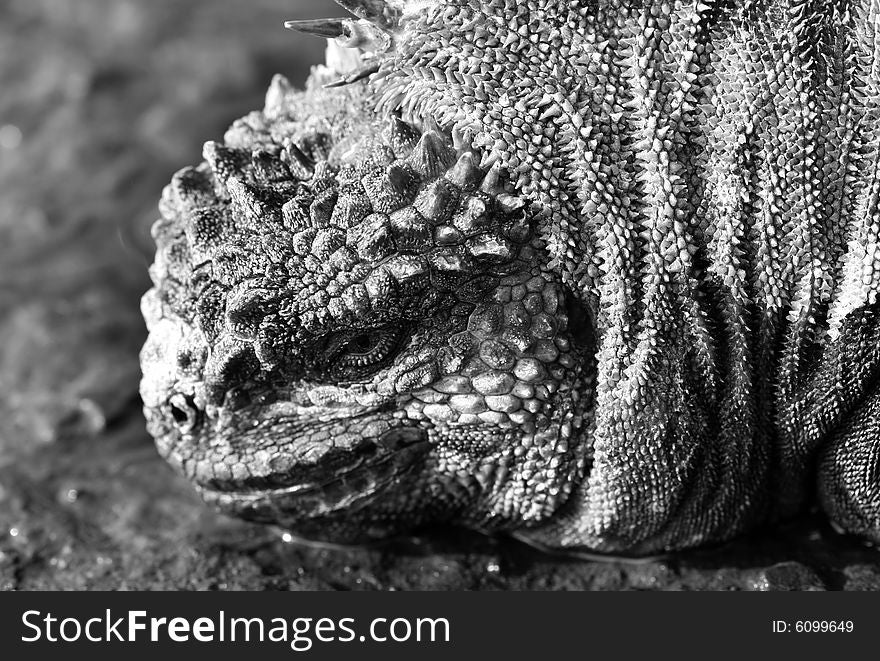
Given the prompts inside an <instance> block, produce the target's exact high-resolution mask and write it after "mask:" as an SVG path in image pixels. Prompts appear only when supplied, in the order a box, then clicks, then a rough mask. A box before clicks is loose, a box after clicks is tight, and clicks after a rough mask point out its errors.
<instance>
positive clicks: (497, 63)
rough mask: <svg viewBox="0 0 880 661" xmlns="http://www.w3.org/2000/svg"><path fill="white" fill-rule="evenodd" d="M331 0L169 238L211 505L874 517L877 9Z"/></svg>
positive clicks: (333, 526)
mask: <svg viewBox="0 0 880 661" xmlns="http://www.w3.org/2000/svg"><path fill="white" fill-rule="evenodd" d="M338 2H339V3H340V4H341V5H343V6H344V7H346V8H347V9H349V10H350V11H351V13H352V14H353V15H354V18H351V19H327V20H323V21H305V22H302V21H300V22H293V23H292V24H291V25H290V27H293V28H296V29H299V30H302V31H305V32H309V33H313V34H318V35H321V36H324V37H328V38H329V39H331V44H332V45H331V48H330V49H329V50H328V63H327V65H326V66H318V67H316V68H315V70H314V71H313V75H312V77H311V79H310V81H309V83H308V85H307V89H306V90H305V91H302V92H301V91H297V90H294V89H292V87H291V86H290V84H289V83H288V82H287V81H286V80H284V79H283V78H281V77H280V76H279V77H276V78H275V80H274V81H273V83H272V86H271V88H270V90H269V92H268V95H267V99H266V106H265V109H264V110H263V111H260V112H254V113H251V114H250V115H248V116H246V117H245V118H243V119H241V120H239V121H237V122H236V123H235V124H234V125H233V126H232V128H231V129H230V130H229V132H228V133H227V134H226V135H225V137H224V140H223V142H222V143H219V142H209V143H208V144H207V145H206V146H205V150H204V162H203V163H201V164H200V165H198V166H196V167H192V168H186V169H184V170H182V171H180V172H178V173H177V174H176V175H175V176H174V178H173V180H172V183H171V184H170V186H168V187H167V189H166V190H165V192H164V195H163V198H162V202H161V205H160V210H161V219H160V220H159V221H158V222H157V223H156V225H155V227H154V230H153V234H154V237H155V240H156V243H157V246H158V250H157V254H156V261H155V263H154V265H153V266H152V268H151V276H152V279H153V282H154V287H153V288H152V289H151V290H150V291H149V292H148V293H147V294H146V295H145V296H144V299H143V312H144V316H145V318H146V320H147V324H148V326H149V330H150V335H149V339H148V340H147V343H146V345H145V346H144V349H143V351H142V354H141V360H142V366H143V372H144V377H143V381H142V385H141V393H142V397H143V401H144V405H145V412H146V416H147V419H148V426H149V429H150V431H151V433H152V434H153V435H154V437H155V438H156V441H157V444H158V448H159V450H160V452H161V453H162V454H163V455H164V456H165V457H166V458H168V459H169V460H170V462H171V463H172V464H173V465H174V466H176V467H177V468H178V469H179V470H180V471H181V472H182V473H183V474H184V475H186V476H187V477H188V478H189V479H191V480H192V481H193V482H194V483H195V485H196V488H197V489H198V491H199V492H200V493H201V495H202V496H203V497H204V498H205V500H206V501H208V502H209V503H212V504H214V505H217V506H219V507H220V508H222V509H223V510H225V511H227V512H229V513H232V514H234V515H238V516H241V517H244V518H247V519H251V520H255V521H262V522H271V523H275V524H279V525H281V526H284V527H286V528H288V529H291V530H293V531H296V532H297V533H299V534H301V535H304V536H307V537H312V538H316V539H322V540H332V541H341V542H358V541H364V540H371V539H377V538H382V537H385V536H388V535H392V534H396V533H399V532H401V531H405V530H408V529H411V528H413V527H416V526H424V525H428V524H431V523H434V522H451V523H455V524H460V525H464V526H473V527H478V528H480V529H483V530H490V531H516V533H517V534H518V535H519V536H521V537H522V538H525V539H528V540H530V541H532V542H534V543H537V544H541V545H544V546H549V547H555V548H580V549H591V550H594V551H599V552H614V553H624V554H633V555H641V554H650V553H656V552H661V551H667V550H675V549H683V548H687V547H691V546H694V545H698V544H703V543H707V542H717V541H721V540H726V539H729V538H730V537H732V536H734V535H737V534H739V533H741V532H743V531H746V530H749V529H753V528H755V527H757V526H761V525H768V524H772V523H774V522H776V521H780V520H781V519H783V518H784V517H788V516H791V515H793V514H795V513H797V512H799V511H801V510H803V509H804V508H806V507H810V506H812V505H816V504H817V505H818V506H819V507H821V508H822V509H823V510H824V512H825V513H827V515H828V517H829V518H830V520H831V521H832V522H833V524H834V525H835V526H837V527H839V528H840V529H842V530H845V531H847V532H850V533H854V534H858V535H862V536H865V537H867V538H869V539H873V540H878V539H880V436H878V430H880V389H878V375H880V308H878V302H877V292H878V288H880V251H878V242H880V239H878V234H880V218H878V200H880V179H878V176H877V174H878V164H880V161H878V159H880V35H878V30H880V2H878V1H877V0H834V1H828V0H696V1H686V0H662V1H661V0H619V1H615V0H570V1H568V2H559V1H558V0H490V1H488V2H483V1H478V0H338Z"/></svg>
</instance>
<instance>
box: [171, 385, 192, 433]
mask: <svg viewBox="0 0 880 661" xmlns="http://www.w3.org/2000/svg"><path fill="white" fill-rule="evenodd" d="M168 408H169V409H170V410H171V417H172V418H173V419H174V423H175V424H176V425H177V428H178V429H180V431H181V432H183V433H184V434H186V433H189V432H191V431H192V430H193V429H195V426H196V425H197V424H198V422H199V409H198V408H197V407H196V403H195V401H194V400H193V398H192V397H190V396H189V395H183V394H180V393H177V394H175V395H172V396H171V398H170V399H169V400H168Z"/></svg>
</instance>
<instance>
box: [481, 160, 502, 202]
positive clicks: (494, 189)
mask: <svg viewBox="0 0 880 661" xmlns="http://www.w3.org/2000/svg"><path fill="white" fill-rule="evenodd" d="M500 184H501V162H500V161H495V163H494V164H493V165H492V168H491V169H490V170H489V173H488V174H487V175H486V177H485V178H484V179H483V183H482V184H480V190H481V191H483V192H484V193H491V194H497V193H498V192H499V191H501V185H500Z"/></svg>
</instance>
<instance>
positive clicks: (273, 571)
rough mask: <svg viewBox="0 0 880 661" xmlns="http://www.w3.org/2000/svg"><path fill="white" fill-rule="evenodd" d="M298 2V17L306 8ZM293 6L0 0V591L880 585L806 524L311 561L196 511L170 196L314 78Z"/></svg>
mask: <svg viewBox="0 0 880 661" xmlns="http://www.w3.org/2000/svg"><path fill="white" fill-rule="evenodd" d="M291 5H293V7H291ZM336 11H337V10H336V8H335V7H334V6H333V4H332V3H331V2H330V1H329V0H326V1H324V2H321V1H318V0H315V1H314V2H312V1H310V2H293V3H291V2H287V1H284V0H276V1H270V0H250V1H249V2H237V1H234V0H188V1H187V2H180V1H179V0H150V2H143V1H141V0H77V1H76V2H70V1H69V0H0V89H3V94H2V95H0V588H3V589H179V588H187V589H262V588H275V589H293V590H301V589H720V590H727V589H731V590H743V589H745V590H754V589H758V590H766V589H854V590H860V589H878V588H880V563H878V560H880V556H878V552H877V551H876V550H875V549H870V548H866V547H864V546H862V545H861V544H860V543H859V542H858V541H856V540H850V539H847V538H842V537H839V536H837V535H835V534H834V533H833V532H832V531H830V530H828V529H827V528H825V527H824V526H823V525H822V524H821V523H819V522H817V521H815V520H814V519H812V518H809V517H808V518H805V519H804V520H802V521H798V522H794V523H792V524H789V525H787V526H785V527H783V528H780V529H776V530H773V531H766V532H765V533H763V534H760V535H757V536H755V537H753V538H749V539H744V540H738V541H737V542H736V543H734V544H731V545H728V546H726V547H723V548H716V549H705V550H701V551H698V552H694V553H690V554H686V555H684V556H680V557H675V558H667V559H660V560H654V561H649V562H642V563H637V564H633V563H622V562H590V561H585V560H582V559H577V558H559V557H551V556H547V555H544V554H542V553H540V552H538V551H535V550H532V549H529V548H527V547H524V546H522V545H521V544H519V543H516V542H514V541H512V540H506V539H492V538H487V537H483V536H480V535H477V534H472V533H464V532H461V531H432V532H431V533H430V534H426V535H425V536H421V537H413V538H409V539H405V540H398V541H395V542H392V543H389V544H387V545H385V546H382V547H377V548H370V549H328V548H315V547H311V546H307V545H303V544H300V543H297V542H296V541H294V540H291V539H289V538H285V537H284V535H283V534H282V533H281V532H280V531H276V530H273V529H269V528H265V527H260V526H252V525H249V524H244V523H239V522H236V521H232V520H229V519H226V518H224V517H221V516H218V515H216V514H214V513H212V512H211V511H209V510H207V509H206V508H205V507H203V506H202V505H201V503H200V502H199V501H198V499H197V498H196V496H195V495H194V494H193V492H192V491H191V490H190V488H189V486H188V485H187V484H186V483H185V482H184V481H183V480H181V479H179V478H178V477H177V476H176V475H175V474H174V473H173V472H172V471H171V469H170V468H168V467H167V466H166V464H165V463H164V462H162V460H161V459H159V457H158V455H157V454H156V452H155V449H154V448H153V445H152V442H151V440H150V438H149V437H148V435H147V434H146V432H145V431H144V423H143V418H142V415H141V412H140V405H139V401H138V398H137V382H138V378H139V370H138V364H137V352H138V350H139V348H140V346H141V344H142V342H143V339H144V336H145V330H144V327H143V322H142V320H141V316H140V312H139V309H138V303H139V298H140V295H141V294H142V293H143V291H145V290H146V288H147V287H148V286H149V281H148V279H147V275H146V267H147V265H148V263H149V261H150V259H151V250H152V247H151V244H150V239H149V226H150V224H151V223H152V221H153V219H154V218H155V216H156V214H157V212H156V202H157V200H158V198H159V194H160V192H161V188H162V186H164V184H165V183H166V182H167V181H168V180H169V179H170V176H171V174H172V173H173V172H174V171H175V170H176V169H177V168H179V167H182V166H184V165H187V164H190V163H192V162H194V161H196V160H198V155H199V154H200V151H201V145H202V143H203V142H204V141H205V140H207V139H211V138H216V137H218V136H221V135H222V133H223V131H224V129H225V128H226V126H227V125H228V124H229V123H230V122H231V121H232V120H233V119H235V118H236V117H238V116H239V115H242V114H244V113H246V112H247V111H249V110H252V109H254V108H258V107H261V106H262V102H263V95H264V92H265V88H266V86H267V85H268V82H269V80H270V79H271V76H272V74H273V73H275V72H282V73H285V74H286V75H287V76H288V77H289V78H291V80H294V81H302V80H303V79H304V77H305V75H306V73H307V71H308V65H309V64H310V63H312V62H316V61H318V59H320V58H321V57H322V53H321V51H322V45H321V44H320V43H316V42H311V41H309V40H307V39H303V38H302V37H295V36H293V35H291V34H290V33H288V32H286V31H285V30H283V29H281V28H280V24H281V21H282V20H284V19H286V18H304V17H315V16H319V15H322V14H327V13H328V12H333V13H336Z"/></svg>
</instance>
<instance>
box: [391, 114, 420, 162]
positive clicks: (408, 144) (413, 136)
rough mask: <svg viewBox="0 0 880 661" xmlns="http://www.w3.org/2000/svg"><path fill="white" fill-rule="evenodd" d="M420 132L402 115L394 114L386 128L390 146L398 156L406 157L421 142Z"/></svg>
mask: <svg viewBox="0 0 880 661" xmlns="http://www.w3.org/2000/svg"><path fill="white" fill-rule="evenodd" d="M419 137H421V136H420V134H419V132H418V131H417V130H416V129H414V128H413V127H412V126H410V125H409V124H407V123H406V122H404V121H403V120H402V119H401V118H400V117H398V116H396V115H392V116H391V118H390V119H389V121H388V128H387V129H385V138H386V141H387V143H388V146H389V147H391V150H392V151H393V152H394V153H395V154H396V155H397V157H398V158H405V157H406V156H409V154H410V153H412V150H413V149H415V146H416V145H417V144H418V142H419Z"/></svg>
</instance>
